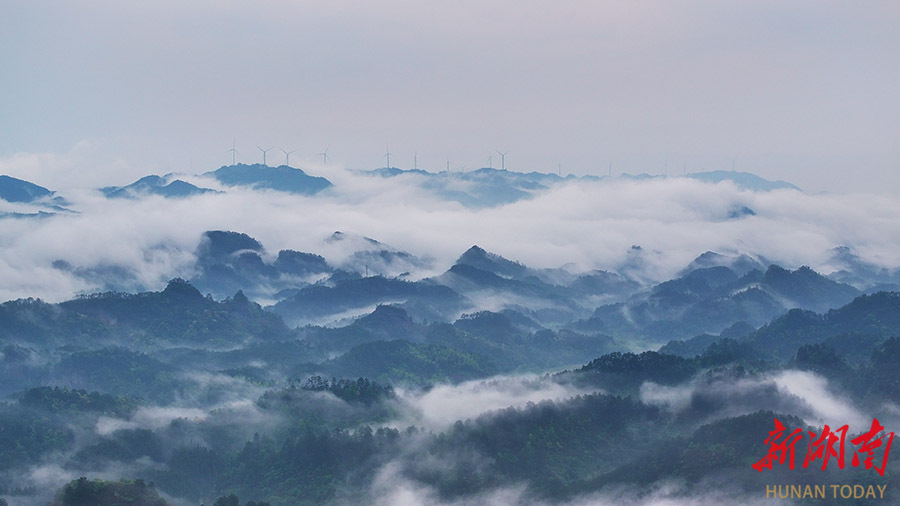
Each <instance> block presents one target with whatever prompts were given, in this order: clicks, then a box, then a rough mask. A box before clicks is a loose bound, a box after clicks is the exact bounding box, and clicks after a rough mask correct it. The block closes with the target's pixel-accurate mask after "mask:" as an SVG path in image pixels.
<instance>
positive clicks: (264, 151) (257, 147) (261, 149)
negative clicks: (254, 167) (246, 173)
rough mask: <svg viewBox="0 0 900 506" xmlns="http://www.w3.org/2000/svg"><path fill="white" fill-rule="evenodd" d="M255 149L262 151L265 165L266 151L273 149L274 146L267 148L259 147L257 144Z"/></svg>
mask: <svg viewBox="0 0 900 506" xmlns="http://www.w3.org/2000/svg"><path fill="white" fill-rule="evenodd" d="M256 149H258V150H260V151H262V154H263V165H265V164H266V153H268V152H269V151H272V150H273V149H275V147H274V146H273V147H271V148H269V149H263V148H261V147H259V146H258V145H257V146H256Z"/></svg>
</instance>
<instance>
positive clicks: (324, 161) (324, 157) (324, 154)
mask: <svg viewBox="0 0 900 506" xmlns="http://www.w3.org/2000/svg"><path fill="white" fill-rule="evenodd" d="M316 155H317V156H321V157H322V164H323V165H328V146H325V151H322V152H321V153H316Z"/></svg>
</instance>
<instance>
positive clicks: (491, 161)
mask: <svg viewBox="0 0 900 506" xmlns="http://www.w3.org/2000/svg"><path fill="white" fill-rule="evenodd" d="M488 168H489V169H493V168H494V155H488Z"/></svg>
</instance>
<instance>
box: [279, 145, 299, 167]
mask: <svg viewBox="0 0 900 506" xmlns="http://www.w3.org/2000/svg"><path fill="white" fill-rule="evenodd" d="M278 149H280V150H281V152H282V153H284V164H285V165H287V166H288V167H290V166H291V153H293V152H294V151H297V150H296V149H295V150H293V151H285V150H284V148H278Z"/></svg>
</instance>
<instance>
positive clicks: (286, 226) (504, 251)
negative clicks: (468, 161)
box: [0, 168, 900, 301]
mask: <svg viewBox="0 0 900 506" xmlns="http://www.w3.org/2000/svg"><path fill="white" fill-rule="evenodd" d="M310 172H311V173H312V174H317V173H318V172H317V171H316V170H315V169H313V170H310ZM328 177H329V178H330V179H332V180H333V181H334V182H335V184H336V186H335V187H334V188H333V189H330V190H328V191H326V192H324V193H323V194H321V195H319V196H317V197H313V198H310V197H302V196H296V195H289V194H284V193H278V192H257V191H250V190H244V189H229V191H228V192H227V193H225V194H215V195H202V196H197V197H193V198H190V199H183V200H172V199H170V200H166V199H163V198H159V197H150V198H145V199H141V200H136V201H131V200H107V199H104V198H102V197H101V196H100V195H99V194H98V193H96V192H94V191H91V190H84V189H78V188H72V189H70V190H68V191H66V192H65V196H66V197H67V198H69V199H70V200H71V201H72V206H71V207H72V208H73V209H75V210H77V211H78V214H72V215H58V216H54V217H50V218H44V219H9V218H7V219H0V279H3V280H4V283H3V284H2V286H0V300H7V299H11V298H17V297H29V296H36V297H41V298H44V299H47V300H51V301H56V300H62V299H66V298H69V297H71V296H73V295H74V294H77V293H80V292H85V291H86V292H90V291H92V290H96V288H97V284H96V283H92V282H91V281H89V280H84V279H79V278H74V277H72V276H71V275H70V274H68V273H65V272H62V271H60V270H57V269H54V268H53V267H52V266H51V264H52V262H53V261H54V260H58V259H62V260H65V261H67V262H69V263H70V264H72V265H73V266H75V267H92V266H97V265H104V266H120V267H124V268H126V269H128V270H130V271H133V273H134V276H135V284H136V285H140V286H142V287H145V288H146V289H159V288H161V287H162V286H164V283H165V281H166V280H168V279H169V278H171V277H174V276H183V277H190V276H191V275H192V274H193V272H192V266H193V262H194V257H193V252H194V250H195V248H196V246H197V244H198V242H199V239H200V235H201V234H202V233H203V232H204V231H206V230H214V229H224V230H235V231H240V232H245V233H248V234H250V235H251V236H253V237H255V238H257V239H259V240H260V241H261V242H262V243H263V244H264V246H265V247H266V248H267V250H268V252H269V253H270V254H274V253H275V252H277V251H278V250H279V249H283V248H290V249H297V250H301V251H308V252H313V253H320V254H323V255H324V256H325V257H326V258H327V259H328V260H329V261H331V262H333V263H336V264H340V263H341V262H343V261H344V260H346V259H347V258H348V257H349V256H350V255H351V254H352V251H350V249H348V248H347V247H345V246H342V245H341V244H340V243H337V244H328V243H326V242H325V241H324V238H326V237H328V236H329V235H331V233H332V232H334V231H335V230H341V231H345V232H354V233H358V234H361V235H366V236H369V237H372V238H375V239H378V240H380V241H382V242H385V243H387V244H389V245H391V246H394V247H396V248H399V249H403V250H406V251H409V252H411V253H413V254H415V255H417V256H420V257H426V258H430V259H433V263H432V265H433V266H434V267H433V270H432V271H431V272H419V273H414V275H418V276H424V275H429V274H435V273H437V272H440V271H443V270H444V269H446V268H448V267H449V266H450V265H451V263H452V262H453V260H454V259H455V258H456V257H457V256H458V255H459V254H461V253H462V252H463V251H465V250H466V249H467V248H468V247H470V246H471V245H473V244H478V245H479V246H481V247H483V248H485V249H487V250H489V251H493V252H496V253H499V254H501V255H503V256H505V257H507V258H511V259H515V260H518V261H521V262H523V263H525V264H527V265H530V266H534V267H559V266H562V265H569V266H572V267H573V268H574V269H576V270H578V269H581V270H588V269H594V268H600V269H613V270H614V269H616V268H618V267H621V266H623V265H625V264H626V263H633V262H634V260H635V259H634V258H632V257H634V253H633V252H632V253H629V252H630V251H632V250H631V246H632V245H640V246H641V247H642V250H641V251H642V253H640V256H641V259H640V260H641V262H642V263H640V265H642V267H641V272H640V275H641V276H642V277H644V278H645V279H648V280H663V279H667V278H668V277H670V276H672V275H673V274H674V273H676V272H677V271H678V270H679V269H681V268H682V267H684V266H685V265H687V263H688V262H690V261H691V260H692V259H693V258H695V257H696V256H697V255H699V254H701V253H703V252H705V251H708V250H713V251H719V252H723V253H727V252H748V253H751V254H756V255H761V256H763V257H765V258H768V259H771V260H773V261H776V262H779V263H781V264H783V265H785V266H788V267H799V266H800V265H810V266H811V267H813V268H822V269H828V268H830V263H829V261H830V253H829V250H830V249H831V248H834V247H836V246H840V245H847V246H850V247H851V248H852V249H853V250H854V251H855V252H856V253H858V254H859V255H860V256H861V257H862V258H863V259H864V260H866V261H869V262H871V263H874V264H876V265H879V266H884V267H889V268H895V267H897V266H900V201H898V200H897V199H895V198H891V197H889V196H874V195H862V194H849V195H837V194H820V195H808V194H804V193H801V192H797V191H789V190H783V191H772V192H768V193H756V192H751V191H745V190H741V189H739V188H737V187H736V186H734V185H732V184H730V183H719V184H708V183H702V182H699V181H695V180H690V179H686V178H667V179H663V178H659V179H653V180H646V181H630V180H612V181H606V182H584V181H581V182H569V183H565V184H561V185H559V186H556V187H554V188H552V189H550V190H548V191H544V192H542V193H539V194H537V195H536V196H535V198H533V199H530V200H523V201H519V202H516V203H514V204H509V205H505V206H501V207H495V208H490V209H477V210H476V209H469V208H465V207H463V206H461V205H459V204H457V203H453V202H447V201H441V200H438V199H437V198H436V197H435V196H434V195H432V194H430V193H428V192H426V191H425V190H422V189H421V188H419V187H418V186H417V185H416V184H414V183H415V181H414V180H412V179H404V178H393V179H390V178H389V179H384V178H380V177H366V176H362V175H358V174H354V173H351V172H346V171H341V170H338V169H334V168H330V169H329V173H328ZM206 183H207V184H210V183H209V182H208V181H206ZM743 206H746V207H748V208H750V209H752V210H753V211H754V212H755V213H756V215H755V216H746V217H743V218H739V219H729V218H728V215H729V213H730V212H731V211H733V210H734V209H736V208H740V207H743Z"/></svg>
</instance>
